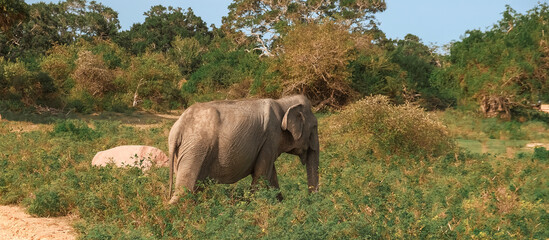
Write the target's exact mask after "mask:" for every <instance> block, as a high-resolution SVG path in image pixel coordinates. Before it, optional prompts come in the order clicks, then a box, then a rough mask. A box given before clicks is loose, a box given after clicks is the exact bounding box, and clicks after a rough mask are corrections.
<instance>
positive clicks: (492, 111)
mask: <svg viewBox="0 0 549 240" xmlns="http://www.w3.org/2000/svg"><path fill="white" fill-rule="evenodd" d="M547 18H549V6H548V5H547V4H540V5H539V6H538V7H535V8H534V9H532V10H530V11H528V12H527V14H524V15H523V14H518V13H516V12H515V11H514V10H513V9H511V8H510V7H507V10H506V11H505V12H504V13H503V19H502V20H500V21H499V22H498V23H497V24H495V25H494V26H493V28H492V29H490V30H488V31H486V32H482V31H479V30H473V31H468V32H467V33H466V36H465V37H464V38H463V39H462V40H461V41H458V42H455V43H454V44H452V46H451V49H450V51H451V54H450V57H449V61H450V62H449V64H450V66H448V67H446V68H444V69H441V70H440V71H437V73H436V75H434V78H433V79H432V80H431V81H432V82H433V83H434V85H435V86H438V87H439V88H440V89H441V90H444V88H445V89H452V90H450V91H451V92H452V95H454V96H456V97H457V98H458V99H460V101H463V102H466V101H475V102H476V103H477V104H478V105H480V108H481V111H483V112H485V113H486V114H487V115H488V116H495V115H502V116H503V117H505V118H509V117H510V114H511V110H512V109H513V108H522V107H527V106H528V105H529V104H532V103H535V102H537V101H538V100H542V101H547V100H549V89H548V88H547V86H549V85H548V84H547V69H548V68H547V56H546V55H547V53H549V52H548V49H549V48H548V47H547V41H548V39H547V36H546V35H545V34H544V32H547V31H548V30H549V29H548V27H547V25H546V24H544V22H545V21H546V19H547ZM446 91H449V90H446Z"/></svg>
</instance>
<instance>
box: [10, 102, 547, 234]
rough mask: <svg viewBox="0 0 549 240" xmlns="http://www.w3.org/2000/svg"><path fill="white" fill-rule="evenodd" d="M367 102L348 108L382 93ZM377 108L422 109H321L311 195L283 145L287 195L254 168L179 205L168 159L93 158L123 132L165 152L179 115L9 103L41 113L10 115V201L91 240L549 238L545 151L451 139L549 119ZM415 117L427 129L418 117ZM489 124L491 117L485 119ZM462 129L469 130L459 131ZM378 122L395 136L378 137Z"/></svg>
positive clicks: (538, 137)
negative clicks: (131, 162) (140, 118)
mask: <svg viewBox="0 0 549 240" xmlns="http://www.w3.org/2000/svg"><path fill="white" fill-rule="evenodd" d="M364 101H366V102H359V103H356V104H352V105H351V106H350V107H349V108H350V109H352V108H359V107H360V106H368V105H370V103H371V102H375V101H383V98H381V100H380V98H379V97H375V98H371V99H370V98H368V99H366V100H364ZM378 112H385V113H391V112H392V113H402V114H403V115H408V116H415V117H411V118H406V120H403V123H404V125H405V126H404V127H403V128H400V129H397V130H394V128H393V127H394V125H391V124H390V123H388V122H390V119H387V118H385V119H383V118H380V119H378V120H376V121H377V122H378V124H376V126H377V127H376V128H375V129H374V128H370V129H369V130H366V132H367V134H364V132H365V128H367V127H368V126H367V125H365V123H367V122H366V121H368V120H366V117H365V116H367V115H368V114H369V112H365V111H362V112H355V111H347V110H344V111H343V112H341V113H338V114H331V115H319V117H320V121H319V123H320V125H319V130H320V140H321V155H320V191H319V192H318V193H316V194H308V192H307V182H306V175H305V168H304V167H303V166H302V165H301V163H300V162H299V160H297V158H295V157H293V156H290V155H283V156H282V157H281V158H280V159H279V160H278V161H277V163H276V166H277V172H278V173H279V181H280V186H281V190H280V191H281V192H282V194H283V195H284V197H285V199H284V200H283V201H282V202H279V201H278V200H276V195H277V193H278V192H277V191H275V190H273V189H267V188H264V189H260V190H259V191H256V192H255V193H251V192H250V182H251V179H250V178H246V179H244V180H242V181H240V182H238V183H236V184H232V185H215V184H210V183H209V182H204V183H201V184H204V185H206V186H205V188H204V190H203V191H201V192H198V193H196V194H188V195H185V196H184V197H183V198H182V200H181V202H180V203H179V204H176V205H173V206H171V205H167V196H166V195H167V188H168V183H167V179H168V169H167V168H153V169H152V170H151V171H149V172H148V173H147V174H143V173H142V172H141V170H140V169H138V168H130V169H118V168H97V167H92V166H91V165H90V159H91V158H92V157H93V155H94V154H95V153H96V152H97V151H100V150H103V149H107V148H111V147H115V146H118V145H123V144H146V145H151V146H156V147H159V148H161V149H163V150H164V151H166V150H167V141H166V138H167V134H168V130H169V128H170V127H171V124H172V123H173V120H170V121H167V120H154V121H153V120H149V124H150V127H149V128H145V129H143V128H137V127H132V125H131V124H127V123H126V122H125V121H126V118H127V117H126V118H122V119H121V121H124V122H120V121H118V120H105V119H107V118H111V117H112V116H109V115H107V116H103V117H101V118H95V120H91V119H89V118H85V120H75V119H59V118H58V117H55V118H47V117H46V118H44V117H43V116H33V115H28V116H26V117H25V116H19V115H9V114H8V115H6V116H5V117H6V118H8V119H19V120H27V121H34V122H39V124H40V125H39V126H40V127H38V128H32V126H33V125H35V124H32V123H28V122H25V121H3V122H0V134H1V135H2V141H0V204H15V203H23V204H24V205H26V206H27V207H28V208H27V209H28V211H29V212H30V213H31V214H33V215H37V216H59V215H66V214H77V215H78V216H79V218H80V219H81V220H80V221H78V222H77V223H76V225H75V226H76V229H77V232H79V233H80V234H81V237H82V238H83V239H160V238H162V239H170V238H177V239H181V238H185V239H187V238H192V239H206V238H223V239H241V238H244V239H256V238H260V237H261V238H267V239H281V238H282V239H326V238H337V239H342V238H343V239H349V238H368V237H370V238H393V237H410V238H422V239H423V238H431V239H440V238H485V237H487V236H492V237H498V238H500V237H501V238H536V239H545V238H547V236H549V232H548V229H549V225H548V224H549V221H548V219H549V213H548V212H547V209H549V205H548V202H547V199H548V197H549V185H548V184H549V179H548V178H549V162H548V161H549V151H547V150H545V148H537V149H536V150H535V151H527V150H524V149H522V148H521V147H522V146H517V147H513V148H512V149H513V151H515V152H514V154H513V155H512V156H508V154H505V153H503V154H496V155H493V154H491V153H490V152H488V153H485V154H482V153H471V152H469V151H467V150H455V148H453V147H452V145H451V144H452V141H451V137H453V136H459V137H461V138H467V139H469V141H473V140H475V139H476V140H480V141H483V142H484V141H488V140H489V135H493V134H496V133H497V134H501V135H509V133H512V132H518V133H515V134H514V136H515V137H514V139H516V140H517V141H526V142H528V141H543V140H545V141H546V140H547V139H548V138H549V134H548V127H549V126H548V124H547V123H546V122H539V121H537V122H536V121H532V122H526V123H524V124H520V123H515V124H514V126H512V127H509V126H507V127H505V126H501V127H499V126H500V124H497V123H494V122H483V123H482V124H478V123H477V122H476V121H484V120H482V118H480V117H479V116H472V115H471V114H466V113H462V112H459V111H448V112H446V113H444V114H442V115H439V117H441V118H442V119H450V121H448V122H447V123H448V124H449V126H450V128H448V129H447V128H446V127H443V126H440V127H438V128H433V127H432V126H430V124H431V123H428V124H421V122H422V121H424V120H429V121H431V122H432V123H434V124H438V125H440V120H438V119H439V117H436V116H433V115H432V114H426V113H425V112H423V111H422V110H421V109H417V108H416V107H414V106H407V107H403V106H394V105H391V104H385V105H384V106H383V107H381V108H380V109H378ZM134 118H135V117H134ZM86 119H87V120H86ZM115 119H116V118H115ZM357 119H358V120H357ZM361 119H362V120H361ZM418 121H419V122H418ZM40 122H42V123H40ZM414 123H416V124H417V129H411V128H410V127H409V126H410V125H414ZM384 124H387V125H386V126H384ZM479 125H480V126H482V129H481V130H477V129H475V128H476V127H477V126H479ZM383 128H385V131H383ZM373 130H377V131H378V132H373ZM440 131H445V132H446V133H445V134H440ZM455 131H461V132H460V134H455V133H454V134H455V135H449V133H453V132H455ZM379 132H386V135H388V137H387V138H372V137H371V134H376V133H379ZM520 133H522V134H520ZM398 134H405V135H406V136H414V134H421V135H422V136H427V137H428V136H432V137H435V138H437V139H438V140H439V142H441V145H437V146H443V147H446V148H445V149H440V148H436V147H435V148H433V147H432V146H427V145H426V144H429V142H425V141H431V140H430V139H424V141H422V139H416V140H417V141H408V142H406V144H407V145H408V147H407V148H402V149H400V151H397V152H391V151H392V150H393V148H391V146H392V147H394V146H397V145H396V144H402V142H399V141H398V139H396V140H395V138H391V136H396V135H398ZM483 136H486V137H483ZM390 141H395V142H393V143H391V142H390ZM445 142H446V143H449V144H445ZM388 146H389V147H388ZM418 149H419V150H418ZM422 152H423V153H430V154H422ZM393 153H395V154H393Z"/></svg>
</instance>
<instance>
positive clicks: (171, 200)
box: [168, 194, 179, 205]
mask: <svg viewBox="0 0 549 240" xmlns="http://www.w3.org/2000/svg"><path fill="white" fill-rule="evenodd" d="M177 202H179V194H175V195H173V197H172V199H170V201H169V202H168V204H170V205H173V204H176V203H177Z"/></svg>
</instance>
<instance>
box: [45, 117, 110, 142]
mask: <svg viewBox="0 0 549 240" xmlns="http://www.w3.org/2000/svg"><path fill="white" fill-rule="evenodd" d="M52 136H55V137H70V138H73V139H77V140H93V139H96V138H98V137H100V136H101V134H100V133H99V132H97V131H95V130H93V129H91V128H90V127H88V124H87V123H86V122H84V121H79V120H64V121H59V122H57V124H56V125H55V126H54V128H53V132H52Z"/></svg>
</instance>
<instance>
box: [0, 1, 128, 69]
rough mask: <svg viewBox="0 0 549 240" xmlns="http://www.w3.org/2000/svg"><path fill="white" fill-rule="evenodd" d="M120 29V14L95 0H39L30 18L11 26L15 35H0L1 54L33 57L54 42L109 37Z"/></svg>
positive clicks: (32, 8)
mask: <svg viewBox="0 0 549 240" xmlns="http://www.w3.org/2000/svg"><path fill="white" fill-rule="evenodd" d="M119 29H120V24H119V21H118V13H116V12H115V11H114V10H112V9H111V8H109V7H105V6H103V5H102V4H100V3H97V2H95V1H91V2H89V3H88V2H86V1H85V0H68V1H66V2H60V3H44V2H39V3H35V4H32V5H30V8H29V19H28V21H27V22H25V23H23V24H19V25H17V26H16V27H14V28H13V29H12V36H13V37H12V38H6V36H3V35H2V34H0V56H5V57H7V58H8V59H10V60H15V59H16V58H23V59H28V58H34V57H36V56H40V55H43V54H45V53H46V51H47V50H48V49H50V48H51V47H52V46H53V45H55V44H70V43H73V42H75V41H76V40H77V39H79V38H81V37H85V38H88V39H92V38H93V37H100V38H103V39H105V38H110V37H112V36H114V35H115V34H116V33H117V32H118V30H119Z"/></svg>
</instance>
